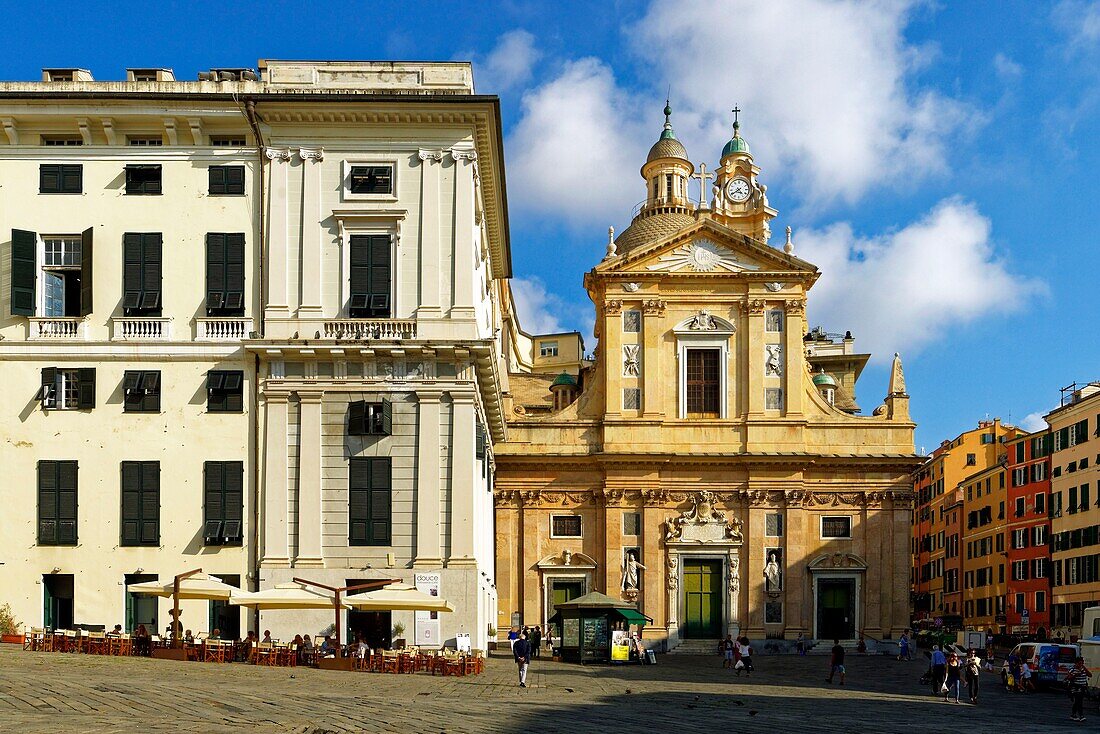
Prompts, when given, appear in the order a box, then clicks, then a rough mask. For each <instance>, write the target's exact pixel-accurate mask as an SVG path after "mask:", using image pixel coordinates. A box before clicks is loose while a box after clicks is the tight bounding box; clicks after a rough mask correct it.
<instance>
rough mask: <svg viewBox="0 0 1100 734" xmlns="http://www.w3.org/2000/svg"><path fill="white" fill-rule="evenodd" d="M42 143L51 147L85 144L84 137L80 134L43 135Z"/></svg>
mask: <svg viewBox="0 0 1100 734" xmlns="http://www.w3.org/2000/svg"><path fill="white" fill-rule="evenodd" d="M42 145H45V146H49V147H67V146H75V145H84V138H82V137H81V136H79V135H43V136H42Z"/></svg>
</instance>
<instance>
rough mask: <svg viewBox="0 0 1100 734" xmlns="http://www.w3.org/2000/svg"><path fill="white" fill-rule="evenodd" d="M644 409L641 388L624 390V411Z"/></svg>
mask: <svg viewBox="0 0 1100 734" xmlns="http://www.w3.org/2000/svg"><path fill="white" fill-rule="evenodd" d="M641 409H642V389H641V388H639V387H624V388H623V410H641Z"/></svg>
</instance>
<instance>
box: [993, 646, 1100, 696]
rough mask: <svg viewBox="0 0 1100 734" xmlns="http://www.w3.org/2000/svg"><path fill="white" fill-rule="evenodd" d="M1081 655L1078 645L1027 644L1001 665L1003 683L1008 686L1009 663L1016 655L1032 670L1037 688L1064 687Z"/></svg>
mask: <svg viewBox="0 0 1100 734" xmlns="http://www.w3.org/2000/svg"><path fill="white" fill-rule="evenodd" d="M1098 650H1100V648H1098ZM1080 654H1081V651H1080V649H1079V648H1078V647H1077V645H1060V644H1056V643H1046V642H1025V643H1023V644H1020V645H1017V646H1016V647H1014V648H1012V652H1010V653H1009V654H1008V655H1007V656H1005V660H1004V663H1002V664H1001V682H1002V683H1005V684H1006V685H1007V682H1008V676H1009V669H1008V661H1009V658H1011V657H1012V656H1013V655H1016V656H1017V657H1019V658H1020V661H1021V662H1022V663H1023V664H1025V665H1027V666H1028V667H1029V668H1030V669H1031V679H1032V681H1033V682H1034V683H1035V685H1036V686H1055V685H1062V684H1064V683H1065V680H1066V674H1067V673H1069V671H1070V668H1072V667H1073V664H1074V662H1076V660H1077V656H1078V655H1080Z"/></svg>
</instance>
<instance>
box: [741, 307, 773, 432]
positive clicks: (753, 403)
mask: <svg viewBox="0 0 1100 734" xmlns="http://www.w3.org/2000/svg"><path fill="white" fill-rule="evenodd" d="M766 308H767V305H766V303H765V301H763V300H762V299H759V298H753V297H752V296H751V295H750V300H749V304H748V308H747V309H746V310H745V317H744V319H743V325H744V331H743V332H742V334H744V337H743V338H744V344H745V348H746V349H748V352H749V353H748V356H747V358H746V359H745V364H746V365H747V367H748V375H747V380H746V385H747V387H746V390H747V393H748V401H747V403H748V414H749V417H750V418H760V417H762V416H763V415H764V311H765V310H766ZM751 440H752V437H751V436H750V441H751Z"/></svg>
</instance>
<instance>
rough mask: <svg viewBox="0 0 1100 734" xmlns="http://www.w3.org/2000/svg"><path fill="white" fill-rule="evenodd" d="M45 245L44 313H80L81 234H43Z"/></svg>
mask: <svg viewBox="0 0 1100 734" xmlns="http://www.w3.org/2000/svg"><path fill="white" fill-rule="evenodd" d="M42 246H43V251H42V311H41V314H42V315H43V316H47V317H65V316H68V317H75V316H80V315H81V313H80V312H81V302H80V284H81V239H80V235H43V236H42Z"/></svg>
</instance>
